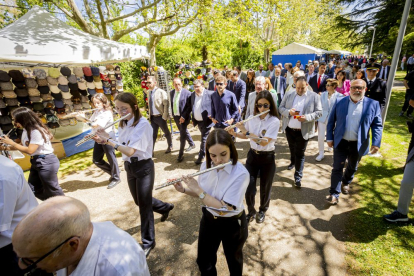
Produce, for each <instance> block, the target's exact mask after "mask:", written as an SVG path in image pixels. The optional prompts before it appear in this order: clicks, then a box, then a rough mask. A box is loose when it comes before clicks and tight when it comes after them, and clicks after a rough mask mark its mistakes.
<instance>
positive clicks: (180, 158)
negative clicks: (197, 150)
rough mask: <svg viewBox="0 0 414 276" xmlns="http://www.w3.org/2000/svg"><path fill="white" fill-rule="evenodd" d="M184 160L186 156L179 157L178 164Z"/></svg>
mask: <svg viewBox="0 0 414 276" xmlns="http://www.w3.org/2000/svg"><path fill="white" fill-rule="evenodd" d="M183 160H184V155H181V156H178V157H177V161H178V163H180V162H183Z"/></svg>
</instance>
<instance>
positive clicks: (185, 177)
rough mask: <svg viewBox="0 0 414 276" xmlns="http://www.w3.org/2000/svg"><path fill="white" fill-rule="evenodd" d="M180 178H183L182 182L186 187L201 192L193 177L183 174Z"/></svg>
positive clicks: (197, 192)
mask: <svg viewBox="0 0 414 276" xmlns="http://www.w3.org/2000/svg"><path fill="white" fill-rule="evenodd" d="M181 179H182V180H183V181H182V182H184V183H185V184H186V185H187V187H188V189H190V190H191V191H193V192H194V193H196V194H200V193H201V192H202V189H201V188H200V186H198V182H197V181H196V180H195V179H194V177H192V176H188V175H183V176H182V177H181Z"/></svg>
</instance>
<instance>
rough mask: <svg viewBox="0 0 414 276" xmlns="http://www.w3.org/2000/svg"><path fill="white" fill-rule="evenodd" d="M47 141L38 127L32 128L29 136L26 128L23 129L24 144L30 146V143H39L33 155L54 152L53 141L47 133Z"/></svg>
mask: <svg viewBox="0 0 414 276" xmlns="http://www.w3.org/2000/svg"><path fill="white" fill-rule="evenodd" d="M45 137H46V141H45V140H44V139H43V137H42V134H41V133H40V131H38V130H37V129H35V130H32V132H31V135H30V141H29V137H27V131H26V129H23V133H22V145H23V146H25V147H28V146H29V144H34V145H39V147H38V148H37V150H36V151H35V152H33V153H32V154H31V156H35V155H43V154H51V153H53V151H54V150H53V147H52V143H51V142H50V140H49V136H48V135H47V134H46V133H45Z"/></svg>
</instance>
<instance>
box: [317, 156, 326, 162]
mask: <svg viewBox="0 0 414 276" xmlns="http://www.w3.org/2000/svg"><path fill="white" fill-rule="evenodd" d="M323 158H324V156H323V154H319V155H318V156H317V157H316V158H315V160H316V161H318V162H320V161H322V159H323Z"/></svg>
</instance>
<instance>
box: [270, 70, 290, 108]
mask: <svg viewBox="0 0 414 276" xmlns="http://www.w3.org/2000/svg"><path fill="white" fill-rule="evenodd" d="M281 73H282V72H281V70H280V68H279V67H276V68H275V74H274V76H273V77H272V78H271V79H270V83H271V84H272V85H273V88H274V89H275V90H276V93H277V98H278V101H277V103H278V104H277V105H278V106H279V105H280V103H281V102H282V99H283V96H284V95H285V92H286V86H287V85H286V79H285V78H284V77H282V76H281Z"/></svg>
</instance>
